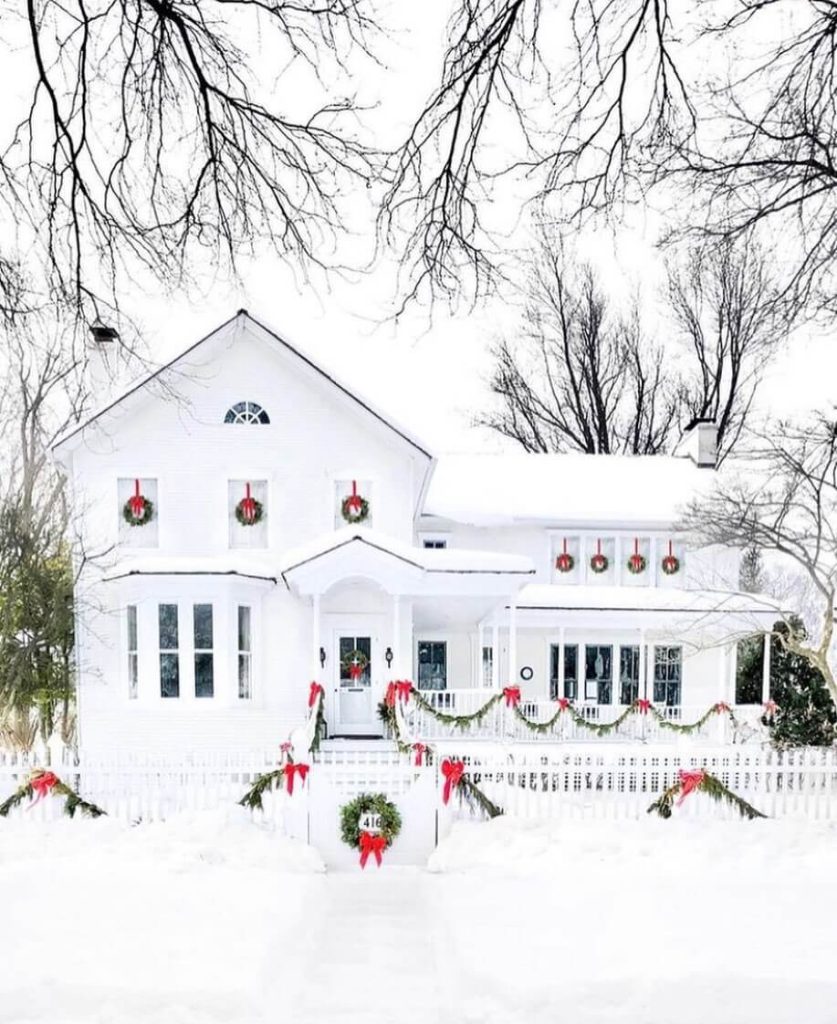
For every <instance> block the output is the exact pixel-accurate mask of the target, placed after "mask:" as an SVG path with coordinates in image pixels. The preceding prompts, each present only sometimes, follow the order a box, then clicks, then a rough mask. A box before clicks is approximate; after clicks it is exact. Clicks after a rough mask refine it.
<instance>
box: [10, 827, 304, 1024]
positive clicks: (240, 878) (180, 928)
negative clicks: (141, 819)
mask: <svg viewBox="0 0 837 1024" xmlns="http://www.w3.org/2000/svg"><path fill="white" fill-rule="evenodd" d="M239 811H240V812H241V813H238V812H239ZM322 871H323V866H322V862H321V861H320V859H319V857H318V855H317V854H316V853H315V852H314V851H313V850H311V849H310V848H309V847H306V846H304V845H302V844H299V843H297V842H295V841H292V840H289V839H286V838H284V837H282V836H280V835H277V834H276V833H275V832H272V831H271V830H270V829H268V828H264V827H260V826H258V825H255V824H253V823H252V822H251V821H249V819H248V817H247V815H246V813H244V811H243V809H242V808H233V809H231V810H229V811H227V810H224V811H221V812H212V813H208V814H207V813H202V814H193V815H189V816H183V817H180V818H177V819H174V820H172V821H170V822H167V823H165V824H155V825H141V826H138V827H136V828H130V827H128V826H123V825H120V824H118V823H116V822H113V821H109V820H108V819H107V818H102V819H99V820H96V821H91V820H87V819H79V820H76V821H70V820H62V821H55V822H51V823H35V822H29V821H27V819H26V817H25V814H21V815H16V816H15V817H14V819H12V820H10V821H0V900H2V908H3V917H2V921H3V926H2V928H0V964H1V965H2V970H0V1021H2V1022H3V1024H23V1022H27V1024H29V1022H40V1021H43V1022H45V1024H46V1022H49V1024H81V1022H84V1024H88V1022H96V1024H99V1022H101V1024H105V1022H107V1024H112V1022H113V1021H119V1022H120V1024H140V1022H142V1024H146V1022H148V1024H150V1022H154V1024H157V1022H160V1024H163V1022H165V1024H204V1022H215V1021H219V1022H220V1021H224V1022H225V1024H232V1022H235V1024H239V1022H241V1024H245V1022H246V1024H249V1022H251V1021H261V1020H263V1019H264V1014H265V1012H266V1008H265V999H266V996H265V993H266V991H267V987H268V985H267V981H268V978H267V967H268V963H269V961H268V960H267V959H266V957H268V956H269V955H270V953H271V952H273V951H275V950H276V948H277V945H281V944H282V943H283V942H286V941H288V939H289V937H290V936H291V935H292V934H293V933H294V932H295V931H296V930H298V929H299V928H300V927H301V922H302V921H303V920H304V918H305V915H306V913H307V911H308V908H307V906H306V904H307V903H308V902H309V900H308V898H307V897H308V887H309V886H312V885H313V886H314V887H316V885H317V884H318V882H319V878H320V873H321V872H322Z"/></svg>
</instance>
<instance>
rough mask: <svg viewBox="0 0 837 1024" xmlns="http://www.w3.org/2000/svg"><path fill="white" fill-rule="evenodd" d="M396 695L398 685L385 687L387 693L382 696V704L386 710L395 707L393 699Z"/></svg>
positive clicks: (392, 684)
mask: <svg viewBox="0 0 837 1024" xmlns="http://www.w3.org/2000/svg"><path fill="white" fill-rule="evenodd" d="M397 694H398V683H389V684H388V685H387V692H386V693H385V694H384V703H385V704H386V706H387V707H388V708H394V707H395V698H396V695H397Z"/></svg>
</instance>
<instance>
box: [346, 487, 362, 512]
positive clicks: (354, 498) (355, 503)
mask: <svg viewBox="0 0 837 1024" xmlns="http://www.w3.org/2000/svg"><path fill="white" fill-rule="evenodd" d="M346 508H347V510H348V511H350V512H357V513H360V511H361V510H362V509H363V500H362V499H361V497H360V495H359V494H358V493H357V480H352V493H351V494H350V495H349V497H348V498H346Z"/></svg>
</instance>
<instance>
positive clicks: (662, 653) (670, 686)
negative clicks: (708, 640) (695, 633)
mask: <svg viewBox="0 0 837 1024" xmlns="http://www.w3.org/2000/svg"><path fill="white" fill-rule="evenodd" d="M682 677H683V650H682V648H680V647H655V648H654V703H655V704H665V705H667V706H668V707H677V706H678V705H679V704H680V691H681V683H682Z"/></svg>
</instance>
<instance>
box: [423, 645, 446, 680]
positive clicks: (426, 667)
mask: <svg viewBox="0 0 837 1024" xmlns="http://www.w3.org/2000/svg"><path fill="white" fill-rule="evenodd" d="M418 684H419V689H420V690H446V689H447V686H448V645H447V644H446V643H445V642H444V641H440V640H421V641H419V645H418Z"/></svg>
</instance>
